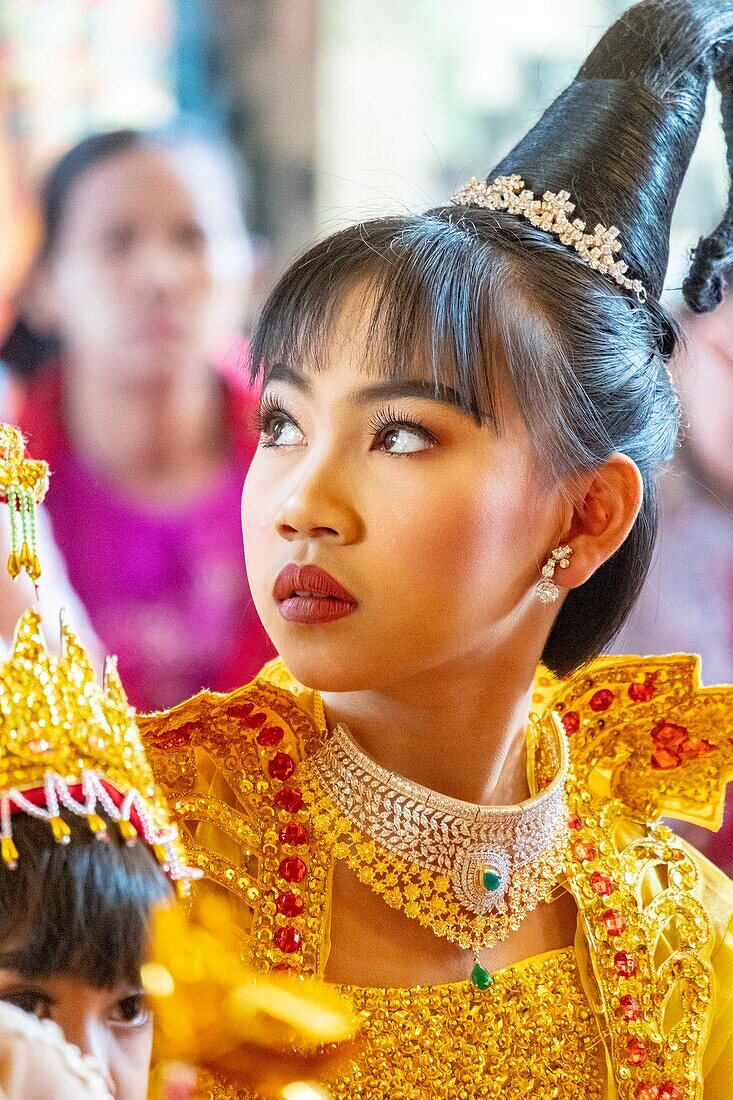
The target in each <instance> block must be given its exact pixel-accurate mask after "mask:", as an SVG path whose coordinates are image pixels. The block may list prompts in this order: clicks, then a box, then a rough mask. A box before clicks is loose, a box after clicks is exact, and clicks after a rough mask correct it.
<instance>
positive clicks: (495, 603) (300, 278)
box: [244, 0, 733, 690]
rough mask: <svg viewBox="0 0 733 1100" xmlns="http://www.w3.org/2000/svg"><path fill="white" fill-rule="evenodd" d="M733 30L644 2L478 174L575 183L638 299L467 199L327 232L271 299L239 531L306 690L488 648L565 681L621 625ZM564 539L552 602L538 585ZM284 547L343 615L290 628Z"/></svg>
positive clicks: (698, 294) (671, 428)
mask: <svg viewBox="0 0 733 1100" xmlns="http://www.w3.org/2000/svg"><path fill="white" fill-rule="evenodd" d="M731 40H733V4H730V3H719V2H717V0H714V2H713V0H711V2H704V3H697V2H696V3H691V2H687V0H667V2H664V0H652V2H647V3H644V4H641V5H639V6H638V7H636V8H632V9H631V10H630V11H629V12H627V13H626V14H625V15H624V16H623V17H622V19H621V20H620V21H619V22H618V23H617V24H616V25H615V26H614V27H613V28H612V29H611V30H610V31H609V32H608V33H607V35H606V36H605V37H604V38H603V40H602V41H601V43H600V44H599V45H598V46H597V47H596V49H595V50H594V51H593V53H592V54H591V56H590V57H589V58H588V60H587V61H586V63H585V64H584V65H583V67H582V69H581V70H580V72H579V74H578V77H577V78H576V80H575V81H574V82H573V84H571V86H570V87H569V88H568V89H566V91H565V92H563V93H562V95H561V96H560V97H559V98H558V99H557V101H556V102H555V103H554V104H553V105H552V106H551V107H550V108H549V110H548V111H547V112H546V113H545V114H544V116H543V117H542V118H541V119H540V121H539V122H538V124H537V125H536V126H535V128H534V129H533V130H532V131H531V132H530V133H529V134H528V135H527V136H526V137H525V138H524V139H523V140H522V141H521V142H520V143H519V145H518V146H517V147H516V148H515V149H514V150H513V151H512V152H511V153H510V154H509V155H508V156H507V157H506V158H505V159H504V160H503V161H502V162H501V163H500V164H499V165H498V166H497V167H496V168H495V169H494V170H493V171H492V172H490V173H489V175H488V177H487V178H488V180H489V181H491V180H493V179H494V178H496V177H497V176H506V175H509V174H512V173H517V174H519V175H520V176H521V177H522V178H523V179H524V180H525V181H526V187H527V188H528V189H530V190H531V191H532V192H533V193H534V194H535V195H536V196H540V197H541V196H542V194H543V192H544V191H545V190H551V191H553V192H558V191H560V190H563V189H566V190H567V191H569V192H570V193H571V198H572V201H573V202H574V203H575V204H576V211H575V213H574V214H572V215H571V217H580V218H582V219H583V220H584V221H585V222H586V223H587V225H588V227H589V229H590V230H592V228H593V227H594V226H595V225H596V223H602V224H603V225H605V226H606V227H611V226H618V228H619V231H620V241H621V244H622V250H621V252H620V253H619V257H620V258H623V259H624V260H625V261H626V262H627V263H628V265H629V269H630V270H629V275H630V277H631V278H633V279H640V280H641V281H642V282H643V284H644V286H645V287H646V290H647V292H648V300H647V301H646V302H640V301H638V300H637V299H636V297H635V296H634V295H633V294H631V293H629V292H628V291H627V290H623V289H620V288H619V287H618V286H617V285H616V283H615V282H614V281H613V279H612V278H611V277H610V276H609V275H608V274H603V273H600V272H598V271H596V270H592V269H591V268H590V267H589V266H588V264H586V263H585V262H583V260H582V259H581V258H580V257H579V256H578V255H577V254H576V253H575V252H574V251H573V250H572V249H571V248H569V247H568V246H567V245H566V244H563V243H561V242H560V241H559V240H558V239H557V237H554V236H552V235H551V234H550V233H548V232H546V231H545V230H543V229H540V228H536V227H534V226H533V225H532V224H530V222H529V221H527V220H525V219H523V218H521V217H518V216H515V215H512V214H509V213H501V212H496V211H492V210H487V209H481V208H479V207H477V206H453V205H448V206H444V207H441V208H438V209H436V210H432V211H429V212H428V213H426V214H422V215H416V216H414V217H394V218H381V219H378V220H376V221H372V222H367V223H365V224H360V225H357V226H354V227H351V228H349V229H346V230H344V231H342V232H340V233H337V234H335V235H334V236H332V237H330V238H329V239H327V240H326V241H324V242H322V243H320V244H318V245H316V246H315V247H314V248H312V249H311V250H310V251H309V252H308V253H307V254H306V255H305V256H304V257H303V258H301V259H300V260H298V261H297V262H296V263H295V264H293V266H292V267H291V268H290V270H289V271H288V272H287V273H286V274H285V275H284V276H283V278H282V280H281V281H280V283H279V284H278V286H277V287H276V288H275V290H274V291H273V293H272V295H271V297H270V299H269V300H268V302H267V303H266V304H265V307H264V310H263V312H262V315H261V318H260V321H259V326H258V329H257V331H256V333H255V338H254V342H253V349H252V351H253V370H254V373H255V374H256V375H257V374H259V375H260V376H261V377H262V379H263V380H264V382H265V392H264V404H263V416H262V422H263V423H262V426H263V439H262V442H263V444H265V446H263V447H261V448H260V450H259V452H258V454H257V456H256V458H255V460H254V462H253V465H252V468H251V470H250V475H249V479H248V482H247V486H246V488H245V499H244V530H245V543H246V551H247V563H248V572H249V575H250V584H251V588H252V592H253V595H254V597H255V602H256V604H257V607H258V611H259V612H260V615H261V617H262V618H263V621H264V622H265V625H266V627H267V629H268V631H269V632H270V633H271V635H272V637H273V640H274V641H275V643H276V645H277V646H278V648H279V649H280V650H281V652H282V653H283V655H284V657H285V658H286V660H287V661H288V663H289V664H290V665H291V667H292V669H293V672H294V673H295V674H296V675H298V676H300V677H301V678H302V679H305V680H306V682H308V683H310V684H312V685H313V686H320V687H327V688H331V689H332V690H355V689H359V688H368V687H370V686H372V687H373V686H376V685H377V683H378V681H379V680H380V679H381V680H382V682H385V681H386V680H389V679H390V678H392V679H395V678H399V676H400V675H402V674H404V672H405V671H406V666H408V667H409V666H411V667H412V668H413V669H414V670H415V671H418V672H419V671H421V670H422V671H425V672H430V670H431V669H434V668H438V667H441V666H442V667H446V666H447V665H449V664H450V663H451V662H452V663H453V664H454V665H455V664H456V663H457V662H465V661H468V662H471V661H473V660H475V659H477V658H480V657H481V655H482V654H486V653H487V652H489V651H491V650H492V649H495V650H496V651H497V652H499V653H501V654H502V655H503V656H504V657H505V659H506V661H507V662H508V663H510V662H511V661H512V660H513V659H514V657H515V655H519V656H518V659H521V654H522V653H527V652H529V653H530V656H536V657H538V658H539V657H540V656H542V658H543V659H544V661H545V662H546V663H547V664H548V665H549V666H550V667H551V668H552V669H553V670H555V671H557V672H559V673H567V672H569V671H571V670H572V669H574V668H576V667H577V666H578V665H580V664H582V663H583V662H585V661H587V660H589V659H591V658H593V657H594V656H596V655H597V654H598V653H599V652H600V651H601V649H602V648H603V646H604V645H605V643H606V642H608V640H609V639H610V637H611V636H612V635H613V634H614V633H615V631H616V630H617V629H618V628H619V626H620V625H621V624H622V623H623V621H624V619H625V617H626V615H627V614H628V611H629V610H630V608H631V606H632V604H633V602H634V599H635V597H636V595H637V593H638V591H639V588H640V586H641V584H642V582H643V580H644V577H645V574H646V571H647V568H648V565H649V561H650V557H651V553H652V548H653V543H654V536H655V530H656V522H657V520H656V511H657V505H656V488H655V485H656V477H657V473H658V471H659V469H660V467H661V466H662V464H663V463H664V462H665V461H666V460H667V459H668V458H669V457H670V456H671V454H672V452H673V449H674V446H675V441H676V438H677V432H678V411H677V401H676V396H675V393H674V391H673V387H672V385H671V382H670V378H669V375H668V373H667V365H668V363H669V360H670V357H671V355H672V353H673V351H674V349H675V346H676V343H677V330H676V327H675V325H674V323H673V321H672V319H671V318H670V316H669V315H668V314H667V313H666V311H665V310H664V309H663V308H662V307H661V306H660V304H659V296H660V294H661V291H662V285H663V279H664V274H665V269H666V265H667V255H668V247H669V230H670V221H671V216H672V211H673V209H674V204H675V200H676V197H677V194H678V191H679V188H680V185H681V182H682V179H683V177H684V174H685V171H686V169H687V165H688V163H689V160H690V157H691V154H692V151H693V148H694V146H695V142H696V139H697V135H698V131H699V126H700V121H701V119H702V114H703V111H704V104H705V96H706V91H707V85H708V81H709V79H710V78H711V76H712V75H715V76H716V77H717V78H720V79H721V80H722V79H724V78H725V75H726V73H727V72H728V70H727V68H726V66H727V64H728V62H727V58H728V56H729V54H728V51H727V50H726V49H723V47H724V46H729V45H730V43H731ZM724 107H725V109H726V110H727V111H728V115H727V116H726V117H727V118H728V125H729V126H730V105H729V93H726V98H725V99H724ZM728 136H729V137H730V135H728ZM731 217H733V215H731V216H729V215H726V219H724V222H723V223H722V226H721V227H720V228H719V230H717V231H716V234H715V235H714V236H713V238H711V239H709V240H708V241H706V242H701V246H700V248H699V249H698V253H697V257H696V259H695V263H694V267H693V271H692V273H691V275H690V277H689V279H688V281H687V284H686V293H687V297H688V301H689V302H690V304H691V305H692V306H693V308H696V309H699V310H703V309H707V308H711V307H712V306H713V305H714V304H715V297H716V290H717V287H718V285H719V281H720V271H721V270H722V268H723V267H724V266H725V264H726V263H728V262H729V261H730V236H731V234H730V225H729V222H730V220H731ZM565 543H570V544H571V546H572V551H573V553H572V558H571V561H570V567H569V568H568V569H567V570H565V572H564V573H563V574H562V576H561V577H559V578H558V579H559V581H560V584H561V585H562V586H563V587H564V588H565V589H566V590H568V591H567V595H566V598H565V599H564V602H563V604H562V606H561V607H560V609H559V613H557V605H555V606H550V607H549V608H547V607H542V606H541V605H539V604H538V602H537V601H536V600H534V598H533V596H532V590H533V588H534V586H535V584H536V582H537V580H538V578H539V574H540V569H541V567H542V565H543V564H544V562H545V561H546V560H547V557H548V555H549V553H550V552H551V551H552V549H553V548H554V547H556V546H558V545H561V544H565ZM288 562H295V563H296V564H303V563H309V562H310V563H315V564H317V565H320V566H321V567H322V568H324V569H325V570H327V571H329V572H332V573H333V575H334V576H335V578H336V579H337V580H338V581H339V582H340V583H341V584H342V585H343V586H344V587H345V588H346V589H347V590H348V591H349V593H350V594H351V596H353V600H351V601H349V600H348V599H346V600H344V601H342V606H341V610H342V611H344V610H345V611H349V604H350V603H351V610H350V611H349V613H348V614H343V615H339V617H338V619H337V620H335V621H329V622H328V623H326V624H325V625H324V624H323V623H322V622H319V623H315V621H313V620H312V617H311V619H310V620H309V621H308V622H307V623H306V622H305V621H300V620H298V618H297V614H300V612H297V608H296V609H295V610H293V609H294V606H295V605H294V603H293V601H292V600H291V601H290V602H288V599H287V597H288V595H291V596H292V595H294V593H289V592H287V591H286V589H287V583H288V576H289V574H286V575H285V577H284V579H283V578H280V580H279V581H278V582H276V577H277V576H278V570H280V569H281V568H282V567H283V566H285V565H287V563H288ZM292 575H293V576H295V574H292ZM296 581H298V578H297V576H296ZM301 581H302V578H301V579H300V581H298V584H299V587H300V588H301V589H303V588H306V587H307V585H306V584H305V583H301ZM298 584H296V587H297V586H298ZM306 610H307V609H306ZM296 612H297V614H296ZM294 616H295V618H294ZM301 618H302V617H301ZM316 618H317V616H316Z"/></svg>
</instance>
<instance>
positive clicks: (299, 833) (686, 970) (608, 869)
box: [142, 656, 733, 1100]
mask: <svg viewBox="0 0 733 1100" xmlns="http://www.w3.org/2000/svg"><path fill="white" fill-rule="evenodd" d="M533 709H534V711H535V712H536V716H537V717H536V721H535V722H534V723H533V724H532V726H531V728H530V734H529V736H528V773H529V778H530V785H531V788H532V790H533V792H534V791H537V790H541V789H543V788H544V787H545V786H546V785H547V784H548V783H549V782H550V781H551V780H552V778H553V774H554V770H555V768H556V759H554V756H553V752H552V745H553V743H556V740H557V737H558V736H562V737H567V740H568V745H569V750H570V776H569V781H568V788H567V799H568V806H569V815H570V816H569V822H568V824H569V826H570V832H569V840H568V844H567V858H566V866H565V878H564V881H565V885H566V886H567V888H568V889H569V890H570V891H571V892H572V895H573V897H574V899H575V901H576V903H577V906H578V927H577V935H576V941H575V945H574V946H573V947H569V948H565V949H562V950H558V951H552V952H549V953H546V954H544V955H539V956H535V957H533V958H529V959H526V960H524V961H523V962H521V963H518V964H516V965H513V966H509V967H507V968H505V969H503V970H500V971H497V972H494V975H493V978H494V981H493V984H492V985H491V986H490V988H488V989H485V990H480V989H478V988H476V986H474V985H472V984H471V982H470V981H468V980H466V981H465V982H461V983H452V984H450V985H441V986H432V987H430V986H428V987H417V988H413V989H359V988H353V987H350V988H349V989H348V992H349V994H350V995H351V997H352V999H353V1001H354V1003H355V1005H356V1007H357V1008H358V1009H359V1010H360V1011H361V1012H362V1013H363V1016H364V1024H363V1037H364V1044H363V1049H362V1051H361V1053H360V1054H359V1056H358V1058H357V1060H356V1061H355V1062H354V1063H353V1064H352V1065H351V1066H350V1067H347V1068H346V1069H345V1070H344V1071H343V1072H342V1073H341V1075H340V1076H339V1078H338V1079H337V1080H336V1081H335V1082H334V1083H333V1084H332V1086H331V1087H332V1091H333V1095H334V1096H335V1097H337V1098H343V1100H346V1098H353V1097H377V1096H390V1097H398V1098H402V1100H412V1098H418V1097H426V1096H431V1097H437V1098H441V1097H445V1098H449V1097H450V1098H459V1100H473V1098H474V1097H475V1098H479V1097H481V1098H499V1097H502V1098H506V1100H518V1098H519V1097H533V1098H537V1100H545V1098H546V1100H550V1098H551V1097H552V1098H556V1097H563V1098H564V1097H574V1096H583V1097H584V1098H587V1100H614V1098H619V1100H699V1098H702V1097H703V1095H704V1098H705V1100H723V1098H724V1097H725V1098H727V1097H729V1096H730V1095H731V1087H732V1086H731V1082H733V1038H732V1037H731V1031H732V1030H733V927H732V925H731V917H732V914H733V886H732V885H731V883H730V881H729V880H728V879H727V878H726V877H725V876H724V875H723V874H722V873H721V872H719V871H718V870H717V869H716V868H714V867H713V866H712V865H710V864H709V863H707V861H705V860H704V859H703V858H702V857H700V856H698V855H697V854H696V853H694V852H693V851H692V849H690V848H689V847H687V846H686V845H685V844H684V842H682V841H680V840H679V839H678V838H677V837H675V836H674V835H673V834H672V833H671V831H670V830H669V829H668V828H667V827H666V826H663V825H662V824H660V819H661V818H662V817H663V816H664V817H669V816H673V817H676V818H678V819H681V820H686V821H693V822H696V823H698V824H703V825H707V826H708V827H709V828H716V827H718V826H719V824H720V818H721V814H722V804H723V791H724V784H725V780H726V779H727V778H728V776H729V775H730V774H731V772H733V705H732V704H731V689H728V688H702V687H701V686H700V683H699V669H698V662H697V661H696V659H695V658H692V657H681V656H678V657H667V658H647V659H641V658H601V659H599V660H598V661H596V662H594V664H593V665H591V666H589V667H587V668H585V669H583V670H582V671H581V672H580V673H578V674H577V675H576V676H575V677H573V678H572V679H570V680H568V681H565V682H558V681H555V680H553V679H552V678H551V677H550V676H549V675H547V674H546V673H544V672H540V673H539V674H538V677H537V681H536V692H535V697H534V706H533ZM142 725H143V730H144V734H145V737H146V740H147V747H148V749H149V752H150V757H151V760H152V763H153V767H154V769H155V771H156V772H157V777H158V779H159V781H160V782H161V783H162V785H163V786H164V787H165V788H166V789H167V791H168V792H169V795H170V798H171V809H172V812H173V813H174V815H175V817H176V819H177V820H178V821H179V822H180V823H181V824H182V825H183V826H184V827H185V830H186V835H187V836H188V838H189V862H190V863H191V864H192V865H193V866H198V867H200V868H201V869H202V870H203V871H204V872H205V875H206V879H207V880H208V881H209V882H211V883H215V884H216V885H217V887H219V888H223V889H224V890H225V891H227V892H228V893H229V894H230V895H231V897H232V900H233V904H234V912H235V914H236V918H237V920H238V923H239V924H240V925H241V927H242V933H243V949H244V951H245V953H246V955H247V956H248V957H249V959H251V961H252V962H253V963H254V965H255V966H258V967H260V968H263V969H277V968H281V969H284V968H292V969H295V970H296V971H298V972H300V973H304V974H316V975H318V974H322V973H323V971H324V967H325V964H326V958H327V951H328V934H329V920H330V882H331V871H332V867H333V864H334V861H335V860H345V861H346V862H347V863H348V864H349V865H350V866H351V867H352V868H353V870H354V871H355V872H356V873H357V874H358V876H359V878H360V879H361V880H362V881H363V882H366V883H369V884H370V885H371V887H372V888H373V889H375V890H377V891H378V892H379V893H381V894H382V896H383V897H384V899H385V902H386V903H387V904H393V905H398V906H399V907H400V908H403V909H405V911H406V913H407V915H408V916H413V917H416V918H417V919H420V920H422V922H423V923H428V924H430V926H432V927H433V928H436V930H439V927H440V921H441V919H442V917H441V905H443V904H444V905H445V918H446V919H448V917H449V915H450V906H451V905H455V901H454V899H452V897H451V891H450V889H449V884H448V882H447V881H446V883H445V887H446V890H445V895H444V899H443V901H442V902H441V900H440V895H438V899H437V901H436V903H435V905H434V906H433V907H432V908H431V911H430V912H429V913H427V910H425V909H423V908H421V907H419V906H417V905H413V906H412V908H411V907H410V903H411V900H413V901H414V899H415V898H416V897H418V896H420V876H421V874H428V872H422V871H420V870H419V869H418V870H416V869H415V868H414V866H412V867H411V866H410V865H408V864H406V863H403V862H402V861H401V860H400V858H399V857H397V856H395V855H394V853H392V852H390V851H388V850H387V849H386V848H382V847H381V845H379V844H377V843H376V842H375V841H373V840H370V839H369V838H368V837H365V836H363V835H361V834H360V833H359V831H358V829H357V828H356V826H354V825H353V824H352V823H351V822H350V821H348V820H347V819H346V818H344V817H343V816H342V815H341V813H340V812H339V810H338V808H337V807H336V806H335V805H334V804H333V802H331V800H330V799H329V798H328V796H327V794H326V792H325V790H324V789H323V787H322V786H321V784H320V783H319V780H318V775H317V771H316V769H315V768H314V767H311V766H310V763H309V762H310V761H312V760H313V758H314V756H315V755H316V754H317V753H318V752H319V750H320V749H321V748H322V747H323V745H324V744H325V742H326V741H327V739H328V731H327V727H326V722H325V716H324V713H323V706H322V704H321V700H320V697H319V695H318V694H317V693H315V692H312V691H309V690H307V689H305V688H303V687H302V686H301V685H300V684H298V683H297V682H296V681H294V680H293V679H292V677H291V676H290V675H289V674H288V672H287V670H286V669H285V667H284V666H283V665H282V663H281V662H279V661H275V662H273V663H272V664H271V665H269V666H266V668H265V669H264V670H263V672H262V673H261V675H260V677H259V678H258V679H257V680H255V681H254V682H253V683H252V684H249V685H248V686H246V687H244V688H242V689H240V690H239V691H236V692H233V693H231V694H229V695H226V696H219V695H212V694H209V693H202V694H200V695H198V696H196V697H194V698H193V699H191V700H189V701H188V702H186V703H184V704H182V705H181V706H179V707H177V708H176V709H174V710H172V711H169V712H167V713H165V714H160V715H153V716H150V717H149V718H147V719H143V722H142ZM434 883H435V879H434V876H433V878H432V886H433V890H434ZM426 913H427V915H426ZM207 1088H208V1091H207V1095H208V1096H210V1097H227V1096H235V1095H237V1094H236V1093H234V1092H231V1091H229V1090H228V1089H227V1087H226V1086H224V1085H223V1084H217V1083H215V1082H212V1083H211V1084H210V1085H209V1086H208V1087H207ZM703 1089H704V1093H703Z"/></svg>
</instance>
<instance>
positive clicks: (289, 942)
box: [272, 924, 303, 955]
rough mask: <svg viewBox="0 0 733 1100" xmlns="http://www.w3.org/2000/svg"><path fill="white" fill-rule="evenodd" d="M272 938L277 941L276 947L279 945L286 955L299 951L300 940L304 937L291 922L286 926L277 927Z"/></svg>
mask: <svg viewBox="0 0 733 1100" xmlns="http://www.w3.org/2000/svg"><path fill="white" fill-rule="evenodd" d="M272 938H273V940H274V941H275V947H279V948H280V950H281V951H284V952H285V954H286V955H292V954H293V952H294V951H297V950H298V948H299V947H300V941H301V940H302V939H303V937H302V936H301V934H300V932H298V931H296V929H295V928H291V927H290V925H289V924H288V925H286V926H285V928H276V929H275V934H274V936H273V937H272Z"/></svg>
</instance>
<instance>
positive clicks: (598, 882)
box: [590, 871, 616, 898]
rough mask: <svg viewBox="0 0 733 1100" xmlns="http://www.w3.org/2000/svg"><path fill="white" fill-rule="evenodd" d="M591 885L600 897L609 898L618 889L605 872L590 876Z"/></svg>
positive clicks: (594, 873)
mask: <svg viewBox="0 0 733 1100" xmlns="http://www.w3.org/2000/svg"><path fill="white" fill-rule="evenodd" d="M590 885H591V889H592V890H593V892H594V893H596V894H598V895H599V897H602V898H607V897H608V896H609V895H610V894H612V893H613V892H614V890H615V889H616V883H615V882H613V880H612V879H610V878H609V877H608V875H604V873H603V871H594V872H593V874H592V875H591V876H590Z"/></svg>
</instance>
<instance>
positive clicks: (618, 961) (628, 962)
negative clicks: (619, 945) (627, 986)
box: [613, 951, 637, 978]
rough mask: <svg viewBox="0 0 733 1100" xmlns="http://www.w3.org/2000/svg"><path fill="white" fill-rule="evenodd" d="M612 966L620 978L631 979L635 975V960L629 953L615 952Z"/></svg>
mask: <svg viewBox="0 0 733 1100" xmlns="http://www.w3.org/2000/svg"><path fill="white" fill-rule="evenodd" d="M613 965H614V967H615V969H616V973H617V974H620V975H621V977H622V978H633V976H634V974H636V969H637V968H636V958H635V957H634V956H633V955H632V954H631V953H630V952H629V951H617V952H616V954H615V955H614V957H613Z"/></svg>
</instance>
